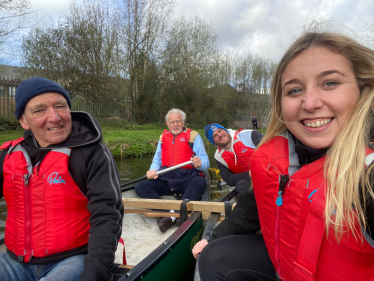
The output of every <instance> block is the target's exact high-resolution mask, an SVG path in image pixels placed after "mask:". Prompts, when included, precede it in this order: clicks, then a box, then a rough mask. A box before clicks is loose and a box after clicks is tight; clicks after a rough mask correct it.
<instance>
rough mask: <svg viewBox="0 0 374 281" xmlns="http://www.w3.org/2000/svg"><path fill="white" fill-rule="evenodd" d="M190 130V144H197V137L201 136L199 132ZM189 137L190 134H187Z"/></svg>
mask: <svg viewBox="0 0 374 281" xmlns="http://www.w3.org/2000/svg"><path fill="white" fill-rule="evenodd" d="M189 130H190V132H189V137H190V138H189V140H188V141H189V142H190V143H194V142H195V139H196V137H197V135H198V134H199V133H198V132H196V131H194V130H191V129H189ZM187 136H188V133H187Z"/></svg>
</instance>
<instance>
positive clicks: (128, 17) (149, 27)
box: [118, 0, 175, 122]
mask: <svg viewBox="0 0 374 281" xmlns="http://www.w3.org/2000/svg"><path fill="white" fill-rule="evenodd" d="M174 4H175V1H174V0H123V1H121V2H120V5H119V6H118V10H119V11H120V12H121V18H122V24H121V27H122V34H121V40H120V41H121V42H122V44H123V46H122V48H121V49H122V50H123V51H124V53H123V58H122V63H121V66H122V73H124V75H125V77H126V78H127V79H128V83H127V94H128V95H129V97H130V98H131V102H132V107H133V111H134V115H135V116H136V117H135V118H136V120H138V121H139V122H144V121H141V120H140V119H142V120H144V118H146V116H145V114H146V113H147V112H148V111H149V107H150V106H151V105H150V104H152V103H153V102H154V99H155V96H156V95H157V94H159V91H160V90H161V88H162V82H161V78H160V76H161V72H160V71H157V70H156V68H158V67H159V65H158V61H159V57H160V54H161V52H162V47H163V45H164V38H165V37H166V32H167V30H168V23H169V20H170V16H171V15H172V12H173V9H174ZM145 100H148V102H147V104H146V103H145ZM139 118H140V119H139Z"/></svg>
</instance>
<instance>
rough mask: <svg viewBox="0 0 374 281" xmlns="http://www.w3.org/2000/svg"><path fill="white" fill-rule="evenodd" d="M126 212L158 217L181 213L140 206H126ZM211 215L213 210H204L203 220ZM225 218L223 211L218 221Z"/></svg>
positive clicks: (173, 215)
mask: <svg viewBox="0 0 374 281" xmlns="http://www.w3.org/2000/svg"><path fill="white" fill-rule="evenodd" d="M124 211H125V214H134V213H135V214H140V215H144V216H147V217H151V218H158V217H177V218H179V213H177V212H175V213H171V212H162V211H153V210H149V209H139V208H125V210H124ZM190 215H191V212H189V213H188V216H190ZM210 215H211V212H202V217H203V220H208V219H209V217H210ZM224 219H225V215H224V213H222V214H221V215H220V216H219V217H218V219H217V221H223V220H224Z"/></svg>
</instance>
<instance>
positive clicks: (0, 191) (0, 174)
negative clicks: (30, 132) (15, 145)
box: [0, 149, 7, 199]
mask: <svg viewBox="0 0 374 281" xmlns="http://www.w3.org/2000/svg"><path fill="white" fill-rule="evenodd" d="M6 154H7V149H4V150H3V151H1V154H0V161H1V165H0V199H1V198H3V197H4V194H3V183H4V178H3V165H4V159H5V156H6Z"/></svg>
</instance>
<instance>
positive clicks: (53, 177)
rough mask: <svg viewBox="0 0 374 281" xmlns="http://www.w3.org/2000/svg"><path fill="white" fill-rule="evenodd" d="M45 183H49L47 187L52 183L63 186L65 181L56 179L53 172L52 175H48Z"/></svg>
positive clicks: (55, 174)
mask: <svg viewBox="0 0 374 281" xmlns="http://www.w3.org/2000/svg"><path fill="white" fill-rule="evenodd" d="M47 182H49V185H52V184H54V183H63V184H65V181H64V180H63V179H61V176H60V177H58V173H57V172H53V173H52V174H50V175H49V177H48V179H47Z"/></svg>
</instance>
